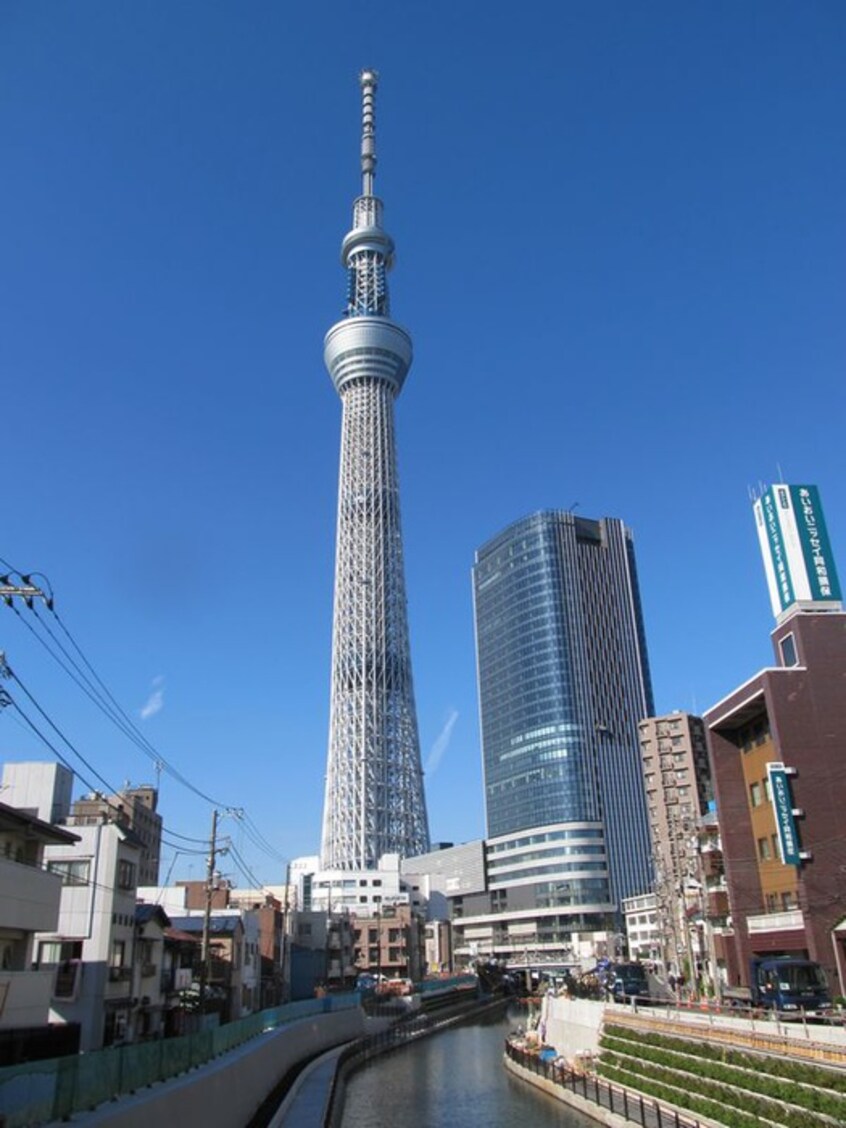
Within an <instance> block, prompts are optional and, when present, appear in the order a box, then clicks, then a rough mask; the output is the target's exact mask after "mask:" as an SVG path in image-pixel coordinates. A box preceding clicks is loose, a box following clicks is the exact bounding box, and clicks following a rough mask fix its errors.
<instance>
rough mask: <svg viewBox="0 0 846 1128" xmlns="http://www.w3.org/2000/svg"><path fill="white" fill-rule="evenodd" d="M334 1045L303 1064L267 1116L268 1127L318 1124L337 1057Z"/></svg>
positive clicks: (339, 1049) (338, 1051) (318, 1127)
mask: <svg viewBox="0 0 846 1128" xmlns="http://www.w3.org/2000/svg"><path fill="white" fill-rule="evenodd" d="M343 1050H344V1046H336V1047H335V1048H334V1049H332V1050H328V1051H327V1052H326V1053H325V1054H321V1055H320V1057H319V1058H317V1059H316V1060H315V1061H313V1062H311V1064H310V1065H307V1066H306V1068H305V1069H304V1070H303V1071H302V1073H301V1074H300V1075H299V1077H298V1078H297V1079H296V1081H295V1082H294V1084H293V1085H292V1087H291V1091H290V1092H289V1093H288V1095H287V1096H286V1097H285V1099H284V1100H283V1102H282V1104H281V1105H280V1106H279V1108H278V1109H277V1110H276V1112H275V1113H274V1115H273V1118H272V1119H271V1121H270V1123H269V1125H268V1128H322V1126H323V1122H324V1120H325V1119H326V1106H327V1103H328V1101H329V1091H330V1089H331V1087H332V1078H333V1077H334V1076H335V1069H336V1068H337V1065H338V1058H339V1056H340V1055H341V1053H342V1052H343Z"/></svg>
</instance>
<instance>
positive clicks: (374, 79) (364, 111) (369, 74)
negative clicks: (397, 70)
mask: <svg viewBox="0 0 846 1128" xmlns="http://www.w3.org/2000/svg"><path fill="white" fill-rule="evenodd" d="M359 81H360V83H361V194H362V196H372V195H373V178H374V176H375V175H376V87H377V86H378V85H379V75H378V72H377V71H375V70H363V71H362V72H361V74H360V75H359Z"/></svg>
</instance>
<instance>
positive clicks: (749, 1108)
mask: <svg viewBox="0 0 846 1128" xmlns="http://www.w3.org/2000/svg"><path fill="white" fill-rule="evenodd" d="M638 1048H639V1047H635V1052H636V1051H637V1049H638ZM606 1065H607V1066H609V1067H610V1068H612V1069H613V1068H615V1067H616V1068H617V1069H624V1070H628V1071H630V1072H631V1073H633V1074H635V1075H636V1076H639V1077H644V1078H646V1079H648V1080H649V1081H651V1082H658V1084H661V1085H666V1086H668V1087H670V1086H675V1087H677V1088H678V1089H681V1097H678V1096H677V1097H676V1103H677V1104H678V1103H682V1104H684V1106H685V1107H688V1104H687V1101H688V1100H689V1099H690V1095H691V1094H696V1095H697V1096H698V1097H704V1098H705V1099H707V1100H708V1101H710V1102H714V1104H716V1105H719V1106H721V1107H722V1108H723V1110H726V1109H733V1110H737V1109H740V1110H741V1111H743V1112H748V1113H750V1114H751V1115H752V1116H757V1117H763V1118H764V1119H765V1120H769V1121H772V1123H774V1124H778V1125H779V1126H780V1128H815V1126H819V1128H824V1126H826V1125H828V1124H830V1121H827V1120H826V1118H825V1117H824V1116H823V1115H821V1114H819V1113H815V1112H811V1111H809V1110H801V1111H800V1110H797V1109H791V1108H785V1107H784V1106H783V1105H781V1104H779V1103H777V1102H776V1101H774V1100H768V1099H767V1098H766V1097H760V1096H755V1095H754V1094H752V1093H749V1092H746V1091H745V1090H742V1089H736V1088H733V1087H731V1086H730V1085H725V1084H722V1083H721V1082H719V1081H711V1080H709V1079H708V1078H706V1077H702V1076H700V1075H699V1074H697V1073H690V1072H685V1073H684V1075H683V1076H679V1074H678V1072H677V1071H676V1070H673V1069H671V1068H668V1067H666V1066H662V1065H657V1064H655V1063H653V1062H645V1061H642V1060H640V1059H639V1058H633V1057H629V1056H627V1057H621V1056H620V1055H619V1054H617V1053H615V1052H613V1051H612V1052H610V1053H608V1052H607V1051H603V1054H602V1058H601V1061H600V1066H599V1068H600V1071H601V1072H604V1068H605V1066H606ZM638 1087H640V1086H638ZM709 1115H710V1114H709ZM721 1116H722V1114H721ZM723 1119H724V1118H723Z"/></svg>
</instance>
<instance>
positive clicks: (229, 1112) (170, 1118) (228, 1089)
mask: <svg viewBox="0 0 846 1128" xmlns="http://www.w3.org/2000/svg"><path fill="white" fill-rule="evenodd" d="M374 1023H375V1025H374ZM382 1026H383V1023H382V1022H381V1021H379V1020H370V1019H367V1018H366V1016H365V1014H364V1012H363V1011H362V1010H360V1009H357V1008H356V1009H351V1010H346V1011H339V1012H337V1013H334V1014H320V1015H315V1016H313V1017H312V1018H306V1019H301V1020H300V1021H298V1022H293V1023H291V1024H290V1025H288V1026H283V1027H280V1028H279V1029H276V1030H271V1031H268V1033H267V1034H261V1035H259V1036H258V1037H257V1038H254V1039H252V1040H251V1041H250V1042H246V1043H245V1044H244V1045H243V1046H241V1047H239V1048H238V1049H237V1050H232V1051H231V1052H230V1053H228V1054H225V1055H223V1056H222V1057H220V1058H218V1059H217V1060H216V1061H213V1062H209V1063H208V1064H206V1065H204V1066H201V1067H200V1068H199V1069H195V1070H192V1071H191V1072H190V1073H187V1074H185V1075H184V1076H182V1077H178V1078H176V1079H174V1080H173V1081H167V1082H163V1083H161V1084H158V1085H154V1086H153V1087H152V1088H149V1089H145V1090H144V1091H143V1092H139V1093H137V1094H135V1095H134V1096H131V1097H124V1098H122V1099H121V1100H119V1101H114V1102H112V1103H110V1104H108V1105H104V1106H101V1107H100V1108H98V1109H96V1110H95V1111H94V1112H90V1113H87V1114H85V1115H78V1116H74V1118H73V1123H74V1124H85V1125H86V1126H88V1125H100V1124H104V1125H105V1124H107V1125H108V1126H109V1128H150V1125H155V1124H160V1125H170V1124H184V1125H194V1124H202V1125H203V1128H237V1126H241V1125H245V1124H247V1123H248V1122H249V1120H250V1119H251V1117H252V1116H253V1115H254V1114H255V1113H256V1111H257V1110H258V1108H259V1106H260V1105H261V1104H262V1102H263V1101H264V1099H265V1098H266V1097H267V1096H269V1094H270V1093H271V1092H272V1091H273V1089H274V1088H275V1087H276V1086H277V1085H278V1084H279V1082H280V1081H281V1080H282V1078H283V1077H284V1076H285V1074H286V1073H287V1072H288V1070H290V1069H292V1068H293V1067H294V1066H295V1065H297V1064H298V1063H299V1062H301V1061H304V1060H306V1059H308V1058H310V1057H313V1056H314V1055H316V1054H319V1053H321V1052H322V1051H324V1050H328V1049H330V1048H331V1047H332V1046H336V1045H338V1044H339V1043H341V1042H348V1041H351V1040H352V1039H353V1038H360V1037H362V1036H363V1035H365V1034H370V1033H373V1032H374V1030H378V1029H381V1028H382Z"/></svg>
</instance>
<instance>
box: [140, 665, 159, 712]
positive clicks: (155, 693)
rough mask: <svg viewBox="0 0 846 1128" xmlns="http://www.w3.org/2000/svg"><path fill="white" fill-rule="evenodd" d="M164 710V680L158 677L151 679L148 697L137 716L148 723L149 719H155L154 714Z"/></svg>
mask: <svg viewBox="0 0 846 1128" xmlns="http://www.w3.org/2000/svg"><path fill="white" fill-rule="evenodd" d="M163 708H164V678H163V677H162V676H161V675H159V676H158V677H155V678H153V688H152V689H151V690H150V696H149V697H148V698H147V700H146V701H145V702H144V704H143V705H142V706H141V708H140V709H139V710H138V714H139V716H140V717H141V720H142V721H148V720H149V719H150V717H155V715H156V713H161V711H162V709H163Z"/></svg>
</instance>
